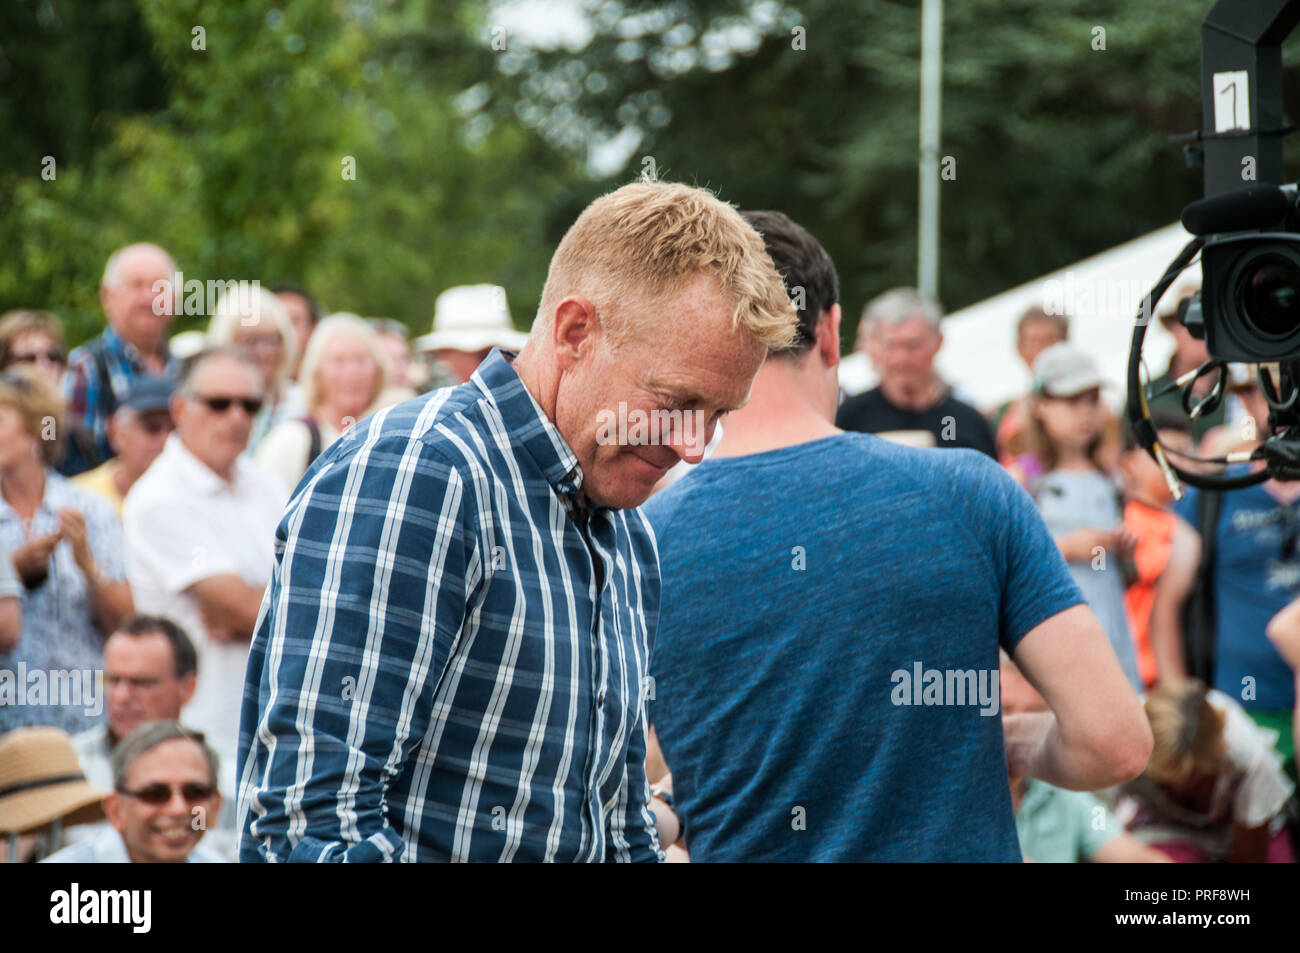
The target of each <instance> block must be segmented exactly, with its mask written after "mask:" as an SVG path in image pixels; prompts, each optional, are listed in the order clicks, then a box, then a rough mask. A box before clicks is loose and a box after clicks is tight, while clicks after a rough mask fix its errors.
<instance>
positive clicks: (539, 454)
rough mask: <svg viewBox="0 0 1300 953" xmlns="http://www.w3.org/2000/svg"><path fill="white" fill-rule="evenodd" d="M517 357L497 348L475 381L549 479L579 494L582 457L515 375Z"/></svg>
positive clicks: (475, 374)
mask: <svg viewBox="0 0 1300 953" xmlns="http://www.w3.org/2000/svg"><path fill="white" fill-rule="evenodd" d="M515 357H516V354H515V353H513V352H510V351H502V350H501V349H500V348H493V349H492V353H490V354H489V355H488V356H487V358H486V359H485V360H484V361H483V363H481V364H480V365H479V366H478V370H476V371H475V372H474V376H473V377H472V378H471V381H472V382H473V384H474V386H476V387H477V388H478V389H479V390H481V391H482V392H483V393H484V395H485V396H486V397H487V399H488V400H489V401H490V402H491V403H492V405H493V406H494V407H496V409H497V412H498V413H499V414H501V419H502V420H503V421H504V422H505V425H506V429H507V430H508V431H509V432H510V434H511V436H512V437H514V438H515V440H517V441H518V442H519V444H520V445H521V446H523V448H524V450H525V451H526V452H527V453H528V455H529V456H530V457H532V459H533V461H534V462H535V463H536V464H537V466H538V468H539V469H540V470H541V471H542V473H543V474H544V475H545V476H546V480H547V482H548V483H550V484H551V486H553V487H554V488H555V489H557V490H559V491H560V492H561V493H564V494H569V495H577V493H578V491H579V490H580V489H581V488H582V467H581V466H579V464H578V455H577V454H575V453H574V452H573V449H572V448H571V447H570V446H569V444H568V442H567V441H566V440H565V439H564V437H563V436H561V434H560V431H559V430H558V429H557V428H556V426H555V424H554V422H552V421H551V419H550V418H549V417H547V416H546V412H545V411H544V410H542V407H541V405H540V404H538V403H537V401H536V399H535V398H534V397H533V395H532V394H530V393H529V392H528V388H527V387H525V386H524V382H523V381H521V380H520V379H519V375H518V374H517V373H515V369H514V367H513V366H512V365H511V361H513V360H514V358H515Z"/></svg>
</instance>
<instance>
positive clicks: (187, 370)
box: [176, 344, 262, 394]
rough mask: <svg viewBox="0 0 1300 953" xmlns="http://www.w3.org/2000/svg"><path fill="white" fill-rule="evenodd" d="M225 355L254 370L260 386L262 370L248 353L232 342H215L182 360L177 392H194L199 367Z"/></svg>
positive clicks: (177, 377) (177, 380)
mask: <svg viewBox="0 0 1300 953" xmlns="http://www.w3.org/2000/svg"><path fill="white" fill-rule="evenodd" d="M219 357H223V358H228V359H229V360H232V361H234V362H235V363H237V364H243V365H244V366H245V367H246V368H248V369H249V370H250V371H252V372H253V378H254V380H256V381H257V384H258V386H259V387H260V386H261V385H262V372H261V371H259V370H258V369H257V365H256V364H254V363H253V362H252V360H250V359H249V357H248V355H247V354H245V353H244V352H243V351H241V350H239V348H237V347H234V346H233V345H230V344H214V345H212V346H211V347H205V348H204V349H203V350H201V351H198V352H197V353H194V354H191V355H190V356H189V357H187V358H185V360H183V361H181V368H180V371H179V372H178V373H177V375H176V392H177V393H180V394H193V393H194V387H193V384H194V377H195V375H196V374H198V372H199V369H200V368H201V367H202V366H203V365H204V364H206V363H208V361H211V360H215V359H216V358H219Z"/></svg>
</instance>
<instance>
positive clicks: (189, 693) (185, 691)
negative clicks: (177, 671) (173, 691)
mask: <svg viewBox="0 0 1300 953" xmlns="http://www.w3.org/2000/svg"><path fill="white" fill-rule="evenodd" d="M180 683H181V689H180V692H181V707H182V708H184V707H185V706H186V705H187V704H189V701H190V699H191V698H193V697H194V685H195V675H194V673H193V672H187V673H186V674H184V675H182V676H181V677H180Z"/></svg>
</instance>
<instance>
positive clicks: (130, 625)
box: [112, 613, 199, 678]
mask: <svg viewBox="0 0 1300 953" xmlns="http://www.w3.org/2000/svg"><path fill="white" fill-rule="evenodd" d="M112 634H113V635H162V636H164V637H165V638H166V639H167V641H168V642H170V643H171V647H172V659H173V661H174V662H175V665H176V677H177V678H181V677H182V676H185V675H190V674H193V675H197V674H198V673H199V656H198V653H197V652H196V651H195V650H194V643H193V642H192V641H191V640H190V637H189V636H188V635H186V634H185V630H184V629H182V628H181V627H180V626H179V625H177V624H176V623H175V622H173V621H172V620H171V619H165V618H163V617H162V616H160V615H144V614H143V613H137V614H136V615H133V616H129V617H128V618H127V620H126V621H125V622H123V623H122V624H121V625H119V626H118V627H117V628H116V629H114V630H113V633H112Z"/></svg>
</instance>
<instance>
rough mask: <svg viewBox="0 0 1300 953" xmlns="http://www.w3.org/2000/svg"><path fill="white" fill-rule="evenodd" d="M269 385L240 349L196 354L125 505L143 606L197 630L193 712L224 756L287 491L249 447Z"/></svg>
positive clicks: (189, 715)
mask: <svg viewBox="0 0 1300 953" xmlns="http://www.w3.org/2000/svg"><path fill="white" fill-rule="evenodd" d="M262 396H263V394H262V377H261V375H260V374H259V373H258V371H257V369H256V368H255V367H253V366H252V365H251V364H250V363H249V362H248V360H247V358H245V357H244V356H243V355H242V354H241V353H240V352H239V351H237V350H233V349H231V348H212V349H208V350H205V351H201V352H199V353H198V354H196V355H194V356H193V357H192V358H190V359H189V360H188V361H187V362H186V364H185V366H184V367H183V368H182V370H181V376H180V378H179V380H178V381H177V385H176V394H175V395H174V396H173V397H172V407H171V410H172V418H173V420H174V421H175V425H176V430H175V432H174V433H173V434H172V435H171V436H170V437H168V438H167V443H166V445H165V447H164V448H163V452H162V453H161V454H160V455H159V457H158V459H157V460H155V461H154V463H153V465H152V466H150V468H149V470H148V471H147V472H146V473H145V475H144V476H143V477H141V478H140V480H139V481H138V482H137V483H136V485H135V486H134V487H132V488H131V492H130V493H129V494H128V495H127V498H126V505H125V507H124V510H123V526H124V530H125V534H126V550H127V554H126V564H127V577H128V578H129V579H130V580H131V583H132V586H133V591H134V592H135V593H136V606H137V608H138V609H139V610H140V611H142V612H147V613H150V614H153V615H161V616H164V617H166V618H169V619H171V620H173V621H174V622H176V623H178V624H179V625H180V626H181V627H182V628H183V629H185V631H187V632H188V633H189V634H190V636H191V637H192V638H193V639H194V642H195V645H196V647H197V649H198V659H199V669H200V671H202V672H203V678H202V679H201V680H200V681H199V684H198V686H197V688H196V690H195V693H194V697H193V699H192V700H191V701H190V703H189V704H188V705H187V706H186V708H185V722H186V724H189V725H192V726H193V727H195V728H198V729H200V730H202V731H203V732H204V733H206V735H207V736H208V740H209V741H210V742H211V744H212V745H213V747H214V748H216V750H217V753H218V754H219V755H221V756H222V758H226V759H233V757H234V754H235V743H236V736H237V735H238V732H239V707H240V700H241V695H242V691H243V683H244V666H245V664H246V662H247V658H248V640H249V637H250V636H251V635H252V633H253V626H254V623H255V622H256V620H257V612H258V609H259V608H260V606H261V602H262V593H263V592H264V590H265V588H266V584H267V581H268V580H269V579H270V577H271V569H272V565H273V559H274V551H273V547H274V540H275V526H276V523H277V522H278V521H279V519H280V513H281V511H282V510H283V509H284V504H285V502H286V496H287V494H286V493H285V491H284V489H283V488H282V487H281V486H280V484H279V483H278V482H277V481H276V480H275V479H274V478H273V477H269V476H267V475H266V474H264V473H262V472H261V471H260V470H258V469H257V468H256V467H255V466H253V464H251V463H250V462H248V460H247V459H243V458H241V454H242V453H243V452H244V449H245V448H246V447H247V445H248V437H249V433H250V432H251V430H252V425H253V417H254V416H256V414H257V412H258V410H259V409H260V407H261V403H262Z"/></svg>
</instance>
